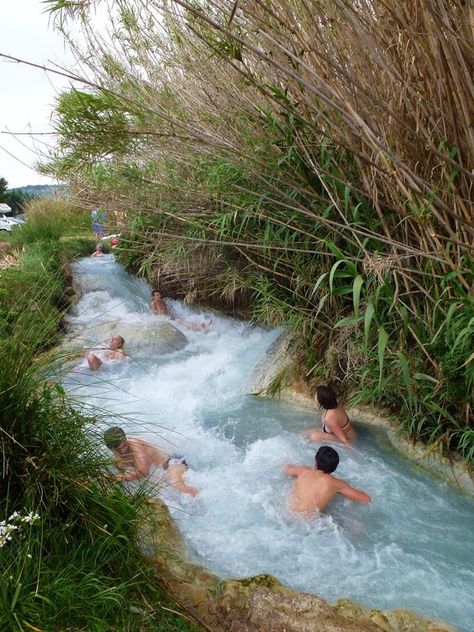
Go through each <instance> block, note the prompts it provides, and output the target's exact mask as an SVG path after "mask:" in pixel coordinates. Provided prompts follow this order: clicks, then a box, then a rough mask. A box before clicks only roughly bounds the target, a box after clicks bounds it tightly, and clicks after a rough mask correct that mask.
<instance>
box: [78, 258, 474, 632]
mask: <svg viewBox="0 0 474 632" xmlns="http://www.w3.org/2000/svg"><path fill="white" fill-rule="evenodd" d="M74 272H75V277H76V280H77V281H78V282H79V284H80V285H81V286H82V287H83V288H84V294H83V296H82V298H81V299H80V301H79V304H78V306H77V309H76V313H75V314H74V315H73V316H72V317H71V326H72V327H75V328H77V331H79V328H81V329H82V331H81V333H80V334H79V333H77V339H78V343H79V344H81V345H83V346H84V347H86V346H91V345H94V344H98V343H100V342H104V341H103V340H100V338H98V336H97V333H98V332H100V334H101V335H103V331H104V330H103V325H104V323H106V322H113V323H115V324H116V327H118V328H120V327H121V326H123V327H124V328H126V327H130V326H133V327H137V328H138V329H139V328H140V327H142V326H143V325H144V324H147V323H149V322H153V321H155V320H156V317H152V316H151V315H150V314H149V310H148V303H149V288H148V286H147V285H146V284H145V283H144V282H142V281H138V280H136V279H133V278H131V277H129V276H128V275H127V274H126V273H125V272H124V270H123V269H122V268H121V266H119V265H118V264H117V263H115V262H114V260H113V258H112V256H106V257H103V258H102V259H97V258H96V259H84V260H81V261H80V262H78V263H77V264H75V270H74ZM169 305H170V307H171V310H172V312H173V313H174V314H175V315H176V316H178V317H180V318H185V319H188V320H191V321H193V322H200V321H201V320H202V319H203V318H204V317H206V316H208V315H209V314H205V313H197V312H196V311H193V310H191V309H189V308H187V307H185V306H183V305H182V304H181V303H179V302H176V301H170V302H169ZM213 318H214V322H213V326H212V328H211V329H210V330H209V331H208V332H206V333H201V332H190V331H189V330H186V329H183V333H184V334H185V335H186V337H187V338H188V344H187V346H186V347H185V348H184V349H182V350H181V351H178V352H175V353H172V354H169V355H167V356H163V357H152V356H147V354H144V355H143V354H141V355H140V357H133V354H131V357H129V358H127V360H125V361H124V362H121V363H117V362H116V363H110V364H108V365H106V366H104V367H103V369H102V370H101V371H100V372H98V373H97V374H94V373H91V372H90V371H89V370H88V368H87V367H86V365H85V363H84V362H82V363H80V364H79V366H78V367H76V369H75V371H74V372H73V373H71V374H70V375H69V376H68V378H67V380H66V385H67V387H68V388H69V389H70V390H71V391H72V392H73V393H74V394H75V395H76V396H77V397H78V398H79V399H80V400H81V401H82V402H83V403H86V404H87V405H92V406H100V407H101V408H104V409H107V410H109V411H111V413H113V415H118V416H119V417H118V418H117V417H114V416H112V414H111V415H110V423H111V424H113V425H115V424H116V423H117V422H119V423H120V424H121V425H122V426H123V427H124V428H126V429H127V431H128V432H130V433H131V434H135V435H139V436H141V437H143V438H145V439H146V440H148V441H151V442H153V443H156V444H157V445H159V446H161V447H163V448H165V449H166V450H168V451H169V452H173V451H178V450H179V451H180V452H182V453H184V454H185V455H186V458H187V460H188V462H189V463H190V464H191V465H192V471H190V472H189V473H188V479H189V483H190V484H192V485H194V486H196V487H198V488H200V490H201V492H200V494H199V496H198V497H197V498H195V499H193V498H191V497H189V496H179V495H177V494H175V493H174V492H173V491H172V490H170V489H167V488H162V489H161V492H160V494H161V495H162V496H163V498H164V499H165V501H166V502H167V503H168V505H169V506H170V509H171V512H172V514H173V516H174V518H175V519H176V521H177V523H178V525H179V528H180V529H181V531H182V533H183V534H184V536H185V538H186V540H187V542H188V544H189V547H190V549H191V551H192V554H193V555H194V557H195V559H196V560H197V561H199V562H201V563H203V564H205V565H206V566H207V567H208V568H210V569H211V570H213V571H214V572H216V573H218V574H219V575H221V576H226V577H227V576H232V577H242V576H248V575H253V574H257V573H263V572H266V573H272V574H274V575H276V576H277V577H278V578H279V579H280V581H282V582H283V583H285V584H287V585H289V586H291V587H293V588H297V589H300V590H304V591H307V592H313V593H316V594H319V595H321V596H322V597H324V598H326V599H328V600H329V601H335V600H336V599H338V598H340V597H349V598H351V599H354V600H356V601H359V602H360V603H363V604H366V605H368V606H371V607H377V608H385V609H391V608H412V609H414V610H417V611H419V612H421V613H423V614H425V615H427V616H431V617H435V618H442V619H446V620H448V621H450V622H451V623H454V624H456V625H458V626H459V628H460V629H461V630H463V631H464V632H471V631H472V630H473V629H474V627H473V621H474V600H473V598H472V594H473V586H474V539H473V537H472V532H473V525H474V504H473V503H472V502H471V501H470V500H469V499H467V498H465V497H463V496H462V495H460V494H457V493H456V492H454V491H453V490H452V489H451V488H450V487H448V486H447V485H445V484H442V483H440V482H438V481H437V480H434V479H432V478H430V477H429V476H427V475H426V474H424V473H423V472H421V471H420V470H419V469H417V468H416V467H414V466H413V464H411V463H410V462H408V461H405V460H403V459H401V458H400V457H398V456H397V455H395V454H394V453H393V452H392V451H391V450H390V447H389V445H388V443H387V441H386V439H385V438H384V434H383V433H380V434H378V433H375V432H374V431H372V430H371V431H370V432H369V431H368V430H367V429H364V428H363V427H361V426H359V428H358V430H359V432H360V440H359V441H358V443H357V447H356V449H355V450H349V449H345V448H343V447H338V448H337V449H338V451H339V453H340V457H341V463H340V466H339V468H338V471H337V474H338V475H339V476H340V477H341V478H345V479H346V480H347V481H348V482H350V483H351V484H352V485H354V486H356V487H359V488H361V489H363V490H364V491H366V492H367V493H369V494H370V495H371V496H372V499H373V503H372V505H371V506H365V505H357V504H355V503H351V502H350V501H348V500H345V499H342V498H340V499H337V500H336V501H335V502H334V503H333V505H331V507H330V509H329V511H328V512H327V513H326V514H325V515H324V516H322V517H320V518H318V519H315V520H313V521H311V522H303V521H301V520H298V519H295V517H294V516H292V515H291V514H290V513H289V512H288V510H287V498H288V493H289V490H290V486H291V482H290V480H289V479H287V478H286V477H285V476H284V475H283V474H282V468H283V466H284V464H285V463H287V462H293V463H304V464H308V465H310V464H312V463H313V460H314V452H315V449H317V447H318V445H317V444H310V443H308V442H307V441H305V440H303V439H302V438H301V436H300V435H299V434H298V433H299V431H300V430H301V429H302V428H305V427H308V426H310V425H317V424H318V423H319V413H318V412H317V411H314V413H313V412H311V411H309V412H308V411H306V412H301V411H298V410H293V409H291V408H288V407H286V406H284V405H283V404H280V403H278V402H277V401H266V400H260V399H258V398H255V397H252V396H247V395H246V394H245V393H246V385H247V382H248V379H249V376H250V374H251V371H252V368H253V367H254V366H255V364H256V362H257V361H258V359H259V358H260V357H261V356H262V354H263V353H264V351H265V349H266V348H267V347H268V345H269V344H270V343H271V342H272V340H274V338H275V337H276V336H277V335H278V332H277V331H275V330H273V331H269V330H265V329H263V328H259V327H252V326H250V325H248V324H246V323H240V322H237V321H234V320H232V319H229V318H223V317H218V316H215V315H213ZM178 326H179V325H178Z"/></svg>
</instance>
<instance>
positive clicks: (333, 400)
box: [314, 385, 338, 410]
mask: <svg viewBox="0 0 474 632" xmlns="http://www.w3.org/2000/svg"><path fill="white" fill-rule="evenodd" d="M314 398H315V400H316V401H317V402H318V404H319V405H320V406H321V408H325V409H326V410H332V409H334V408H337V407H338V403H337V397H336V393H335V392H334V391H333V389H332V388H331V387H330V386H323V385H321V386H318V387H317V388H316V393H315V395H314Z"/></svg>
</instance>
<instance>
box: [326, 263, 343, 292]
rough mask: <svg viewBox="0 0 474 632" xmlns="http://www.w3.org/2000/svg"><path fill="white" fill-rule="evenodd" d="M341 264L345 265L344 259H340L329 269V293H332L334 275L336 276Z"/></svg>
mask: <svg viewBox="0 0 474 632" xmlns="http://www.w3.org/2000/svg"><path fill="white" fill-rule="evenodd" d="M341 263H346V260H345V259H340V260H339V261H336V263H335V264H334V265H333V267H332V268H331V272H330V273H329V291H330V292H331V293H332V286H333V281H334V275H335V274H336V270H337V269H338V267H339V266H340V265H341Z"/></svg>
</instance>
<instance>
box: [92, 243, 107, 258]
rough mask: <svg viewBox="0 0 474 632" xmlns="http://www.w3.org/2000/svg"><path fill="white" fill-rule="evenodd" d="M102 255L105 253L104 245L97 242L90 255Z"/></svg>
mask: <svg viewBox="0 0 474 632" xmlns="http://www.w3.org/2000/svg"><path fill="white" fill-rule="evenodd" d="M104 255H105V252H104V245H103V244H97V246H96V247H95V250H94V252H93V253H92V254H91V257H103V256H104Z"/></svg>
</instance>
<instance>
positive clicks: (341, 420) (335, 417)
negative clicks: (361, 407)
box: [303, 386, 356, 445]
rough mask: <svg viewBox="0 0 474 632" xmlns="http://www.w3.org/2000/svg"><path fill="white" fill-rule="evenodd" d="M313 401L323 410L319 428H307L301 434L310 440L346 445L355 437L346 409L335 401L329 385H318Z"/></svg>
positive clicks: (335, 398) (334, 395)
mask: <svg viewBox="0 0 474 632" xmlns="http://www.w3.org/2000/svg"><path fill="white" fill-rule="evenodd" d="M314 400H315V402H316V403H317V404H318V405H319V406H320V408H322V409H323V410H324V412H323V415H322V418H321V430H319V429H318V428H308V429H307V430H304V431H303V436H305V437H306V438H307V439H310V440H311V441H327V440H333V441H340V442H341V443H345V444H346V445H350V443H351V442H352V441H353V440H354V439H355V437H356V433H355V430H354V428H353V427H352V424H351V422H350V419H349V417H348V416H347V413H346V411H345V410H344V408H343V407H342V406H339V404H338V403H337V397H336V393H335V392H334V391H333V389H332V388H330V387H329V386H318V387H317V389H316V393H315V396H314Z"/></svg>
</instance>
